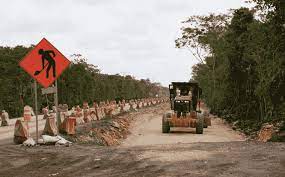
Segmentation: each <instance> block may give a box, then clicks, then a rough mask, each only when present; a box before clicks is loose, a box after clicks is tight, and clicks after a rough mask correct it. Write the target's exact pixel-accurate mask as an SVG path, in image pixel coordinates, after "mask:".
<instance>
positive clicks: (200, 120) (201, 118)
mask: <svg viewBox="0 0 285 177" xmlns="http://www.w3.org/2000/svg"><path fill="white" fill-rule="evenodd" d="M203 129H204V116H203V115H202V114H200V113H198V114H197V124H196V134H203Z"/></svg>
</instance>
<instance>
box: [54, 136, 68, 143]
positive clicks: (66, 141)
mask: <svg viewBox="0 0 285 177" xmlns="http://www.w3.org/2000/svg"><path fill="white" fill-rule="evenodd" d="M57 138H58V139H59V141H57V142H56V143H55V144H56V145H67V144H72V142H70V141H68V140H66V139H64V138H63V137H61V136H59V135H57Z"/></svg>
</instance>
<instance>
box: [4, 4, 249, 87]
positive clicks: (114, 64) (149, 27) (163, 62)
mask: <svg viewBox="0 0 285 177" xmlns="http://www.w3.org/2000/svg"><path fill="white" fill-rule="evenodd" d="M241 6H245V3H244V2H243V0H60V1H59V0H25V1H23V0H0V22H1V24H0V45H2V46H15V45H25V46H29V45H30V44H37V43H38V42H39V41H40V40H41V39H42V38H43V37H46V38H47V39H48V40H49V41H50V42H51V43H53V44H54V45H55V46H56V47H57V48H58V49H59V50H60V51H61V52H62V53H63V54H64V55H65V56H66V57H69V56H70V55H71V54H74V53H76V54H78V53H80V54H82V55H83V56H85V57H86V58H88V62H89V63H93V64H95V65H98V66H99V68H100V69H101V71H102V72H103V73H109V74H116V73H120V74H123V75H132V76H135V77H136V78H137V79H142V78H150V79H151V80H152V81H157V82H161V83H162V84H163V85H165V86H166V85H168V83H169V82H171V81H188V80H189V79H190V75H191V67H192V66H193V64H195V63H196V60H195V59H194V57H193V56H192V55H191V54H190V52H189V51H187V50H181V49H176V48H175V43H174V40H175V39H176V38H177V37H179V34H180V27H181V24H180V22H181V21H183V20H185V19H186V18H187V17H188V16H191V15H206V14H208V13H210V12H214V13H221V12H227V10H228V9H231V8H239V7H241Z"/></svg>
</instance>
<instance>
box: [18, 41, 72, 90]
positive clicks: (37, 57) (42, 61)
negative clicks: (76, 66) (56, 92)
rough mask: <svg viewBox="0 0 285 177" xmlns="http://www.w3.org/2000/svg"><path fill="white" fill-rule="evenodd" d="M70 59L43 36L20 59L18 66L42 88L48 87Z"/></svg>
mask: <svg viewBox="0 0 285 177" xmlns="http://www.w3.org/2000/svg"><path fill="white" fill-rule="evenodd" d="M69 64H70V61H69V60H68V59H67V58H66V57H65V56H64V55H63V54H62V53H60V51H58V50H57V49H56V48H55V47H54V46H53V45H52V44H51V43H50V42H49V41H48V40H46V39H45V38H43V39H42V40H41V41H40V42H39V43H38V44H37V45H36V46H35V47H34V49H33V50H31V51H30V52H29V53H28V54H27V55H26V56H25V57H24V58H23V59H22V60H21V61H20V66H21V67H22V68H23V69H24V70H25V71H26V72H27V73H28V74H30V75H31V76H32V77H33V78H34V79H35V80H36V81H37V82H39V83H40V84H41V85H42V86H43V87H44V88H47V87H49V86H50V85H51V84H53V83H54V81H55V80H56V79H57V78H58V77H59V76H60V75H61V74H62V72H63V71H64V70H65V69H66V68H67V67H68V65H69Z"/></svg>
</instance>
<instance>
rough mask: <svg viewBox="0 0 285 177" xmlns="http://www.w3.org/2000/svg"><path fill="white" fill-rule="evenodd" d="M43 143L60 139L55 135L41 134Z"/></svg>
mask: <svg viewBox="0 0 285 177" xmlns="http://www.w3.org/2000/svg"><path fill="white" fill-rule="evenodd" d="M42 137H43V140H44V143H56V142H58V141H59V140H60V139H59V138H58V137H57V136H49V135H42Z"/></svg>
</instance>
